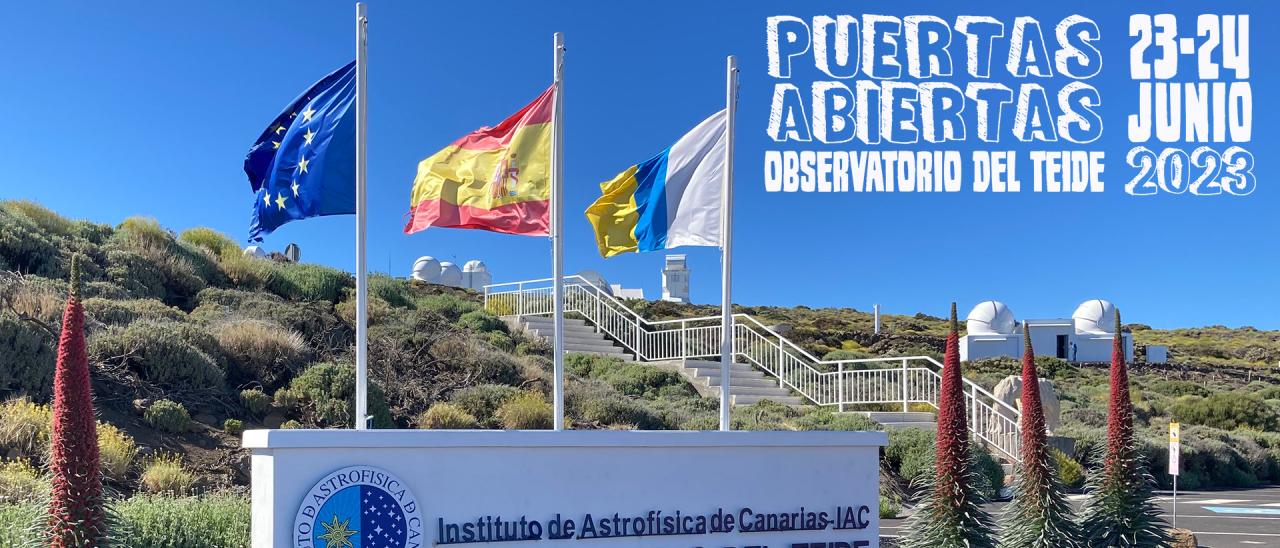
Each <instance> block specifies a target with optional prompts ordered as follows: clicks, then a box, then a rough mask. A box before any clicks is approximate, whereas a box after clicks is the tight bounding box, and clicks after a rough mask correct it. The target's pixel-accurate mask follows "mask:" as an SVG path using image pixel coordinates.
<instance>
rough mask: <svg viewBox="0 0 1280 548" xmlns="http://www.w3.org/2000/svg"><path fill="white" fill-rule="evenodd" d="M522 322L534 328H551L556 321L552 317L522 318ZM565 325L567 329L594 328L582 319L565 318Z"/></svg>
mask: <svg viewBox="0 0 1280 548" xmlns="http://www.w3.org/2000/svg"><path fill="white" fill-rule="evenodd" d="M520 321H521V322H524V323H525V324H526V325H534V326H542V325H546V326H551V325H554V324H555V321H554V319H553V318H552V317H551V316H524V317H522V318H520ZM564 325H565V327H568V328H573V327H586V328H592V326H591V325H589V324H588V323H587V321H586V320H584V319H581V318H565V319H564Z"/></svg>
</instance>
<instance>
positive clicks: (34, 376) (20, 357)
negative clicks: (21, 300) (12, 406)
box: [0, 313, 57, 397]
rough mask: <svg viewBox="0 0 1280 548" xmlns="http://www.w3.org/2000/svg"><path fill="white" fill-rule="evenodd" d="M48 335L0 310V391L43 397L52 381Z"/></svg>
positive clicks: (51, 345) (51, 348) (54, 355)
mask: <svg viewBox="0 0 1280 548" xmlns="http://www.w3.org/2000/svg"><path fill="white" fill-rule="evenodd" d="M54 345H55V342H54V341H53V340H52V337H51V336H50V335H49V334H48V333H46V332H44V331H43V330H41V329H40V328H38V327H36V326H35V325H33V324H31V323H30V322H26V321H23V320H20V319H18V318H16V317H14V316H13V315H11V314H9V313H0V348H2V349H4V350H3V351H0V393H9V394H31V395H33V396H37V397H43V396H45V395H47V394H49V393H50V391H51V388H52V384H53V366H54V362H55V361H56V360H57V353H56V351H55V350H54Z"/></svg>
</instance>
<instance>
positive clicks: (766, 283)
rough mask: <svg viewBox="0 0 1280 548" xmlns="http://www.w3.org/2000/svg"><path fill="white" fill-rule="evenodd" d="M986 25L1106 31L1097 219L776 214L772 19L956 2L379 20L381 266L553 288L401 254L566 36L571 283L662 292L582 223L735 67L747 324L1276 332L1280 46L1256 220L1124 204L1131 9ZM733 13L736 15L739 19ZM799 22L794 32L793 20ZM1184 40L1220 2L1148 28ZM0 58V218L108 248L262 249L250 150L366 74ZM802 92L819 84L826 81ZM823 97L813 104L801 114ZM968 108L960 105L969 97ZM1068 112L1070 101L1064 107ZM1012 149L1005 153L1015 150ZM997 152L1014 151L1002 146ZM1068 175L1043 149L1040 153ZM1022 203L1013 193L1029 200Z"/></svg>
mask: <svg viewBox="0 0 1280 548" xmlns="http://www.w3.org/2000/svg"><path fill="white" fill-rule="evenodd" d="M1065 4H1076V3H1053V7H1049V8H1044V7H1032V6H1031V5H1030V4H1027V3H1023V2H1009V3H1004V4H1001V3H991V2H984V3H980V4H974V5H969V6H966V7H965V8H964V14H990V15H994V16H996V17H998V18H1000V19H1001V20H1004V21H1006V22H1008V21H1011V20H1012V18H1013V17H1014V16H1017V15H1032V16H1036V17H1038V18H1040V19H1041V21H1042V23H1043V24H1044V25H1045V27H1046V30H1050V29H1052V25H1053V24H1056V22H1057V21H1058V20H1059V19H1061V18H1062V17H1064V16H1066V15H1069V14H1071V13H1076V12H1079V13H1082V14H1084V15H1086V16H1088V17H1091V18H1092V19H1094V20H1096V21H1098V22H1099V24H1100V25H1101V27H1102V33H1103V42H1102V51H1103V56H1104V68H1103V74H1102V75H1101V76H1099V77H1097V78H1095V79H1093V80H1091V81H1090V83H1092V84H1093V85H1095V86H1096V87H1098V89H1099V90H1100V92H1101V94H1102V97H1103V107H1102V112H1103V118H1104V123H1105V128H1106V130H1105V132H1104V136H1103V138H1102V139H1101V140H1100V141H1099V142H1098V143H1097V144H1096V147H1095V148H1101V149H1103V150H1106V151H1107V154H1108V161H1107V170H1108V173H1109V174H1110V176H1109V177H1108V178H1107V182H1108V188H1107V192H1106V193H1105V194H1101V195H1098V194H1092V195H1046V194H1031V193H1023V194H1016V195H1002V196H988V195H976V194H970V193H961V194H947V195H918V194H911V195H907V194H833V195H819V194H813V195H776V194H775V195H770V194H766V193H765V192H764V186H763V183H762V181H761V173H762V167H761V166H762V154H763V152H762V151H763V150H765V149H766V148H771V147H772V142H771V141H770V140H769V139H768V138H767V137H766V135H765V125H766V122H767V121H768V110H769V100H770V96H771V93H772V88H773V82H774V81H773V80H772V79H770V78H768V77H767V76H766V75H765V67H766V50H765V32H764V28H765V18H766V17H767V16H770V15H779V14H791V15H797V16H800V17H804V18H808V17H810V16H812V15H815V14H822V13H827V14H839V13H851V14H855V15H856V14H860V13H861V12H862V11H863V10H875V11H874V12H878V13H886V14H892V15H898V16H905V15H912V14H934V15H938V16H940V17H942V18H944V19H947V20H951V19H953V18H954V16H956V15H959V14H960V13H959V12H957V11H956V10H955V9H953V8H951V7H950V3H947V2H927V3H926V2H894V3H892V4H884V3H876V4H870V3H866V4H859V3H853V2H831V3H826V4H822V3H818V2H806V3H803V4H796V3H791V2H785V3H784V2H733V3H728V2H690V1H679V2H676V1H665V0H663V1H653V2H643V3H642V2H588V1H572V2H569V1H566V2H516V1H506V2H484V3H477V2H429V3H428V2H407V1H403V2H391V1H382V0H374V1H373V2H371V6H370V9H369V17H370V21H371V22H370V40H369V42H370V45H369V55H370V72H369V88H370V91H369V112H370V116H371V119H370V123H369V131H370V136H369V188H370V235H371V241H370V255H369V259H370V265H371V266H372V267H373V268H374V269H376V270H384V271H385V270H390V271H392V272H393V273H395V274H397V275H405V274H407V271H408V269H409V267H410V265H411V263H412V261H413V259H414V258H415V257H417V256H419V255H434V256H436V257H439V258H442V259H452V260H455V261H457V262H459V263H461V262H464V261H466V260H468V259H472V258H480V259H483V260H484V261H485V262H486V263H488V265H489V268H490V270H491V271H492V272H493V273H494V275H495V281H514V280H520V279H526V278H535V277H545V276H548V275H549V270H550V254H549V253H550V246H549V243H548V241H547V240H545V239H540V238H526V237H516V236H503V235H497V234H490V233H485V232H480V231H462V230H431V231H428V232H426V233H424V234H417V235H414V236H404V235H403V234H402V233H401V230H400V229H401V227H402V224H403V214H404V213H405V211H406V210H407V207H408V198H409V189H410V185H411V182H412V179H413V175H414V171H415V166H416V163H417V161H418V160H420V159H421V158H423V157H425V156H427V155H429V154H431V153H433V152H435V151H436V150H438V149H440V148H441V147H443V146H444V145H446V144H448V143H449V142H450V141H452V140H453V139H455V138H457V137H458V136H460V135H462V134H464V133H467V132H469V131H472V130H474V129H476V128H477V127H479V126H481V125H489V124H493V123H496V122H497V121H499V120H501V119H502V118H504V117H505V116H507V115H508V114H510V113H512V112H514V111H515V110H517V109H518V108H519V107H520V106H522V105H524V104H525V103H526V102H528V101H529V100H531V99H532V98H533V97H534V96H536V95H537V94H538V92H539V91H541V90H542V89H544V88H545V87H546V86H547V85H548V84H549V81H550V79H551V55H552V51H551V34H552V32H554V31H562V32H564V33H565V34H566V41H567V45H568V55H567V60H566V78H567V83H566V92H565V113H566V114H565V116H566V118H565V124H566V136H565V141H566V145H565V148H566V152H565V158H566V184H567V188H568V194H567V215H566V223H567V236H566V246H565V248H566V253H567V255H566V268H567V270H568V271H569V272H574V271H577V270H579V269H585V268H591V269H596V270H599V271H601V272H602V273H603V274H604V275H605V276H606V277H607V278H609V279H610V280H611V281H612V282H614V283H622V284H624V285H626V286H629V287H635V286H640V287H643V288H644V289H645V291H646V292H647V294H648V295H650V296H656V295H657V294H658V293H659V292H660V279H659V275H658V271H659V270H660V268H661V264H662V261H663V257H662V255H661V254H656V253H655V254H645V255H634V254H632V255H630V256H623V257H618V258H614V259H610V260H608V261H606V260H603V259H601V258H600V257H599V256H598V254H597V252H596V249H595V246H594V242H593V237H592V232H591V231H590V228H589V225H588V223H587V221H586V220H585V218H584V217H583V216H582V214H581V211H582V210H583V209H585V207H586V206H587V205H588V204H589V203H590V202H591V201H592V200H593V199H594V198H595V196H596V194H597V192H598V186H597V185H598V183H599V182H601V181H604V180H607V179H609V178H611V177H612V176H613V175H614V174H616V173H617V172H618V171H621V170H622V169H625V168H626V167H628V166H630V165H632V164H634V163H637V162H639V161H642V160H644V159H646V158H648V157H649V156H650V155H652V154H653V153H655V152H657V151H658V150H660V149H662V148H663V147H666V146H667V145H669V144H671V142H673V141H674V140H675V139H676V138H677V137H678V136H679V135H680V134H681V133H682V132H684V131H686V130H687V129H688V128H690V127H691V126H692V125H693V124H695V123H696V122H697V121H699V120H701V119H702V118H704V117H705V116H707V115H708V114H710V113H711V112H714V111H715V110H717V109H719V108H722V104H723V93H724V92H723V90H724V80H723V78H724V69H723V67H724V58H725V55H727V54H731V53H732V54H737V55H739V56H740V63H741V66H742V77H743V79H742V101H741V106H740V111H739V112H740V115H739V133H738V136H739V137H738V144H737V146H738V156H737V163H736V169H737V173H738V177H737V187H736V188H737V197H738V199H737V205H736V213H737V214H736V223H737V224H736V227H737V229H736V232H735V240H736V242H737V249H736V257H735V266H736V269H735V287H734V290H735V297H736V298H735V300H736V301H737V302H739V303H743V304H751V305H764V304H773V305H785V306H791V305H801V304H803V305H808V306H814V307H818V306H847V307H855V308H859V309H864V310H865V309H869V308H870V306H871V304H872V303H875V302H879V303H882V305H883V307H884V309H885V310H886V311H887V312H892V313H906V314H911V313H915V312H917V311H923V312H926V313H930V314H937V315H941V314H944V313H945V311H946V308H947V305H948V303H949V302H950V301H951V300H956V301H958V302H959V303H960V307H961V309H962V312H963V311H964V310H967V308H968V307H970V306H972V305H973V304H974V303H976V302H977V301H980V300H984V299H991V298H994V299H999V300H1002V301H1004V302H1006V303H1008V304H1009V306H1010V307H1011V308H1013V310H1014V311H1015V312H1016V313H1017V314H1018V316H1019V317H1025V318H1039V317H1063V316H1068V315H1070V313H1071V311H1072V310H1073V309H1074V307H1075V305H1076V304H1077V303H1079V302H1080V301H1081V300H1083V299H1086V298H1095V297H1101V298H1107V299H1111V300H1113V301H1114V302H1116V303H1117V304H1118V305H1119V306H1120V307H1121V308H1122V309H1123V310H1124V311H1125V313H1126V320H1127V321H1133V322H1143V323H1148V324H1151V325H1154V326H1158V327H1178V326H1198V325H1208V324H1226V325H1232V326H1237V325H1254V326H1258V327H1264V328H1272V329H1276V328H1280V314H1278V313H1277V311H1280V296H1278V295H1280V293H1278V292H1277V290H1276V287H1275V283H1276V282H1275V281H1276V280H1277V279H1280V257H1278V256H1277V252H1276V241H1277V235H1278V234H1277V233H1278V232H1280V231H1278V230H1277V229H1278V227H1280V221H1278V220H1277V215H1276V214H1275V212H1276V210H1277V208H1276V206H1277V201H1280V198H1278V197H1277V196H1278V194H1277V192H1276V191H1275V189H1274V188H1273V185H1274V184H1275V183H1274V182H1273V179H1272V177H1273V175H1274V174H1275V173H1277V168H1276V167H1275V163H1274V162H1275V161H1277V160H1276V158H1275V156H1276V154H1275V153H1274V151H1276V150H1277V143H1278V142H1280V141H1277V135H1276V131H1275V129H1274V127H1275V126H1276V124H1277V122H1280V120H1277V117H1276V114H1275V112H1276V110H1277V109H1276V106H1275V105H1273V104H1272V101H1273V100H1274V99H1273V98H1274V96H1275V94H1276V92H1277V90H1280V87H1278V85H1277V83H1276V72H1277V68H1278V67H1277V63H1276V55H1277V54H1280V51H1277V38H1276V36H1275V33H1274V32H1270V30H1269V29H1270V28H1273V27H1274V26H1275V25H1276V23H1277V22H1278V21H1277V18H1276V17H1275V11H1274V8H1271V7H1268V6H1269V5H1270V3H1267V2H1252V3H1242V4H1235V5H1234V6H1235V9H1236V10H1241V9H1243V10H1247V11H1248V12H1250V13H1252V14H1253V18H1254V21H1253V31H1254V32H1253V35H1252V40H1253V43H1252V70H1253V78H1252V86H1253V93H1254V98H1255V119H1254V139H1253V142H1252V143H1251V144H1249V145H1247V146H1248V148H1249V149H1250V150H1252V151H1253V152H1254V153H1255V154H1256V155H1257V157H1258V167H1257V169H1256V173H1257V174H1258V175H1259V188H1258V190H1257V191H1256V192H1255V193H1254V194H1253V195H1252V196H1249V197H1246V198H1233V197H1227V196H1222V197H1194V196H1189V195H1183V196H1167V195H1166V196H1158V197H1147V198H1136V197H1131V196H1128V195H1126V194H1124V192H1123V190H1122V186H1123V183H1124V181H1126V180H1127V179H1128V175H1129V174H1130V173H1131V171H1130V170H1129V169H1128V168H1127V167H1126V166H1125V165H1124V154H1125V152H1126V151H1127V150H1128V149H1129V144H1128V142H1127V138H1126V135H1125V132H1124V127H1125V117H1126V115H1127V114H1128V113H1129V112H1130V111H1131V110H1132V109H1134V108H1135V104H1136V85H1135V84H1133V83H1132V82H1130V81H1129V80H1128V79H1127V78H1128V75H1127V62H1128V50H1129V45H1130V39H1129V38H1128V37H1127V21H1128V14H1129V13H1130V12H1132V11H1134V10H1139V9H1141V7H1134V6H1131V5H1130V3H1126V2H1092V3H1089V4H1083V3H1078V4H1079V5H1076V6H1073V7H1071V8H1060V7H1057V6H1061V5H1065ZM731 6H732V7H731ZM798 6H803V7H798ZM1149 6H1150V7H1151V10H1152V11H1155V10H1166V9H1172V10H1174V11H1175V12H1176V13H1178V14H1180V16H1182V17H1183V21H1181V22H1182V23H1183V24H1184V25H1188V26H1189V25H1190V21H1191V20H1192V19H1191V15H1192V14H1194V13H1196V12H1198V11H1200V10H1209V9H1213V10H1219V11H1225V10H1228V9H1229V7H1231V6H1232V4H1229V3H1225V2H1215V3H1201V2H1195V3H1193V2H1178V3H1173V4H1170V3H1158V4H1157V3H1153V4H1149ZM6 15H7V16H8V18H9V21H10V22H11V24H10V25H9V26H8V28H7V29H6V31H5V33H3V34H0V49H3V50H4V51H6V52H8V54H7V55H5V56H4V58H3V59H2V60H0V67H2V68H3V72H4V74H5V75H6V85H4V86H0V109H3V119H4V131H0V158H3V160H4V161H3V168H2V169H3V173H2V176H0V198H3V199H10V198H26V199H33V200H37V201H39V202H42V203H44V204H46V205H48V206H49V207H51V208H53V209H55V210H57V211H59V212H61V213H63V214H66V215H70V216H73V217H79V218H89V219H92V220H95V221H99V222H108V223H118V222H119V221H120V220H122V219H124V218H125V217H127V216H130V215H134V214H142V215H148V216H153V217H155V218H157V219H159V220H160V221H161V222H162V223H163V224H165V225H166V226H169V227H172V228H174V229H177V230H181V229H185V228H188V227H193V226H200V225H204V226H210V227H213V228H216V229H218V230H221V231H223V232H226V233H227V234H229V235H232V236H234V237H236V238H238V239H239V238H243V237H244V236H245V234H246V232H247V228H248V219H249V213H250V202H251V200H252V199H253V196H252V194H251V192H250V189H249V184H248V182H247V181H246V180H245V176H244V174H243V172H242V167H241V165H242V161H243V158H244V154H245V152H246V150H247V149H248V147H249V146H250V145H251V144H252V143H253V141H254V139H255V138H256V137H257V136H258V134H259V133H260V132H261V131H262V130H263V128H264V126H265V125H266V124H267V123H269V122H270V121H271V119H272V118H273V117H274V116H275V115H276V114H277V113H278V111H279V109H280V108H282V106H283V105H285V104H286V103H287V102H288V101H289V100H290V99H292V98H293V97H294V96H295V95H296V94H298V93H299V92H300V91H301V90H303V89H305V88H306V87H307V86H308V85H310V84H311V83H312V82H313V81H315V80H316V79H317V78H319V77H320V76H322V75H324V74H326V73H328V72H329V71H331V70H333V69H334V68H337V67H339V66H341V65H342V64H343V63H346V62H347V61H349V60H350V59H351V58H352V57H353V55H354V54H353V47H354V38H353V27H354V23H353V15H354V7H353V4H352V3H349V2H341V1H332V2H328V1H326V2H301V1H290V2H285V1H281V2H236V3H231V2H212V1H209V2H180V3H175V2H110V3H74V4H71V3H66V2H61V1H48V2H26V3H22V4H16V5H12V6H9V7H8V9H7V11H6ZM798 63H801V64H807V65H808V70H809V71H810V72H812V64H811V62H808V61H798ZM808 81H812V78H810V79H809V80H801V82H800V83H801V84H802V86H801V87H802V89H806V88H805V86H804V84H806V83H807V82H808ZM960 82H961V85H963V80H961V81H960ZM1050 89H1051V90H1052V89H1056V88H1054V87H1051V88H1050ZM1005 140H1006V141H1008V140H1009V139H1008V137H1006V138H1005ZM1001 147H1004V148H1022V147H1020V146H1017V145H1014V144H1012V143H1007V142H1006V143H1004V144H1002V145H1001ZM1044 148H1052V147H1044ZM1025 178H1026V177H1024V179H1025ZM353 226H354V217H349V216H343V217H330V218H320V219H312V220H307V221H301V222H294V223H291V224H289V225H286V226H285V227H284V228H282V229H281V230H279V231H277V232H276V233H275V234H273V235H271V236H269V237H268V240H267V243H266V245H267V247H268V248H270V249H283V248H284V246H285V245H286V244H288V243H289V242H297V243H298V244H299V245H300V246H301V248H302V251H303V256H304V260H307V261H316V262H321V263H325V264H330V265H333V266H337V267H341V268H347V269H350V268H351V267H352V266H353V264H354V258H353V240H354V236H353ZM687 251H688V253H689V255H690V262H691V265H692V269H693V285H694V294H693V297H694V300H695V301H698V302H704V303H705V302H715V301H717V299H718V296H719V275H718V272H719V265H718V254H717V252H716V251H715V250H714V249H699V248H694V249H689V250H687Z"/></svg>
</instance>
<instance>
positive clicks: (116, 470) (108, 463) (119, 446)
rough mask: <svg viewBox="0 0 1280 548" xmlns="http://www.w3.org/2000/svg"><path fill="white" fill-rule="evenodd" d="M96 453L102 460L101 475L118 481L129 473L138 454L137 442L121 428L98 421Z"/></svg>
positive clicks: (122, 479) (122, 480)
mask: <svg viewBox="0 0 1280 548" xmlns="http://www.w3.org/2000/svg"><path fill="white" fill-rule="evenodd" d="M98 453H99V458H100V459H101V462H102V475H103V476H105V477H106V478H107V479H109V480H111V481H114V482H117V483H120V482H124V481H125V479H126V478H127V477H128V475H129V468H130V467H131V466H133V459H134V458H136V457H137V456H138V444H137V443H136V442H134V441H133V438H131V437H129V435H128V434H126V433H124V431H123V430H120V429H119V428H116V427H115V426H114V425H112V424H109V423H105V422H100V423H98Z"/></svg>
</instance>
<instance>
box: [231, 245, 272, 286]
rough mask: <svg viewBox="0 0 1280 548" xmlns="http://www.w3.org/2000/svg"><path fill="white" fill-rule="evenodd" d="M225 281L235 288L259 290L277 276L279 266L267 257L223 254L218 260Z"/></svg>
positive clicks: (268, 284)
mask: <svg viewBox="0 0 1280 548" xmlns="http://www.w3.org/2000/svg"><path fill="white" fill-rule="evenodd" d="M219 264H220V265H221V266H222V272H223V274H224V275H225V276H226V277H227V281H228V282H230V283H231V285H232V286H233V287H235V288H237V289H241V290H250V291H259V290H263V289H266V288H267V287H268V286H270V285H272V283H273V281H274V280H275V279H276V278H277V277H279V272H280V266H279V265H278V264H276V262H275V261H272V260H269V259H259V258H257V257H249V256H245V255H241V254H238V253H237V254H233V255H224V256H223V257H222V260H221V261H220V262H219Z"/></svg>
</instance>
